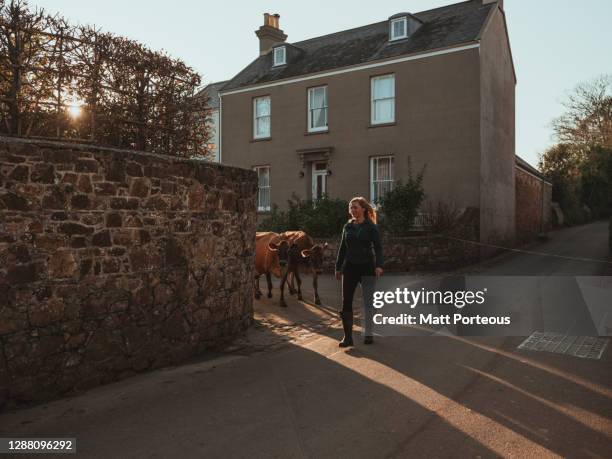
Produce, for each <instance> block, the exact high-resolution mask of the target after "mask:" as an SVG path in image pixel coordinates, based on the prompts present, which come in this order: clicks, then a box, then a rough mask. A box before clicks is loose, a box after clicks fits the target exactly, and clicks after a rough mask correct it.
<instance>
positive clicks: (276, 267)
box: [268, 239, 289, 277]
mask: <svg viewBox="0 0 612 459" xmlns="http://www.w3.org/2000/svg"><path fill="white" fill-rule="evenodd" d="M268 249H269V250H270V251H271V252H274V253H275V255H276V257H274V258H275V260H274V261H275V262H274V263H273V266H272V269H271V271H272V274H274V275H275V276H277V277H282V276H283V274H284V272H285V270H286V269H287V264H288V262H289V242H287V240H285V239H282V240H280V241H278V242H270V243H269V244H268ZM276 260H278V263H276Z"/></svg>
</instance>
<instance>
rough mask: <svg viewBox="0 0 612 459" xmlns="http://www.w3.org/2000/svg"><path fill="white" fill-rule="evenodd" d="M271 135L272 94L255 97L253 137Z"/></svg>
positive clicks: (258, 137)
mask: <svg viewBox="0 0 612 459" xmlns="http://www.w3.org/2000/svg"><path fill="white" fill-rule="evenodd" d="M266 137H270V96H265V97H257V98H255V99H253V138H255V139H264V138H266Z"/></svg>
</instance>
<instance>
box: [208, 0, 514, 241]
mask: <svg viewBox="0 0 612 459" xmlns="http://www.w3.org/2000/svg"><path fill="white" fill-rule="evenodd" d="M255 33H256V35H257V37H258V38H259V51H260V52H259V56H256V57H255V59H254V60H253V61H252V62H251V63H250V64H249V65H247V66H246V67H245V68H244V69H243V70H242V71H241V72H240V73H238V74H237V75H236V76H235V77H233V78H232V79H231V80H230V81H229V82H227V83H226V84H225V85H224V86H223V87H222V89H221V90H220V91H219V95H220V97H221V106H222V111H221V112H222V113H221V118H222V129H221V147H222V148H221V155H222V160H223V163H226V164H230V165H237V166H242V167H249V168H255V169H256V170H257V171H258V173H259V177H260V193H259V203H258V208H259V210H260V213H261V215H265V213H266V212H268V211H269V210H270V208H271V206H272V204H273V203H276V204H278V205H279V207H280V208H281V209H283V208H286V201H287V199H288V198H289V197H290V196H291V194H292V193H296V194H297V195H298V196H300V197H301V198H318V197H320V196H322V195H323V193H327V194H328V195H329V196H330V197H332V198H342V199H350V198H351V197H353V196H357V195H363V196H368V197H369V198H370V199H371V200H373V201H376V200H377V199H378V198H379V197H380V196H381V195H382V194H384V193H385V192H386V191H387V190H389V189H390V188H391V187H393V185H394V183H396V182H397V181H398V180H402V178H405V177H406V176H407V174H408V173H409V168H410V165H411V166H412V170H414V171H417V170H420V169H421V168H422V167H423V166H426V171H425V178H424V187H425V192H426V195H427V198H428V199H429V200H430V201H431V202H433V203H436V202H445V203H450V204H453V205H455V206H456V207H459V208H476V209H478V215H479V222H478V223H479V234H480V240H481V241H484V242H487V241H490V242H502V241H506V242H508V241H513V240H514V237H515V157H514V143H515V139H514V135H515V134H514V91H515V85H516V76H515V72H514V64H513V61H512V54H511V49H510V43H509V39H508V32H507V27H506V21H505V15H504V10H503V2H502V1H491V0H471V1H467V2H462V3H457V4H453V5H448V6H444V7H441V8H436V9H432V10H427V11H422V12H419V13H398V14H394V15H393V16H391V17H389V18H387V19H385V20H383V21H380V22H376V23H373V24H369V25H365V26H362V27H357V28H355V29H350V30H344V31H341V32H336V33H332V34H330V35H324V36H321V37H316V38H311V39H308V40H304V41H299V42H293V43H289V42H287V41H286V40H287V35H286V34H285V33H284V32H283V31H282V30H281V29H280V26H279V16H278V15H270V14H265V15H264V24H263V26H261V27H260V28H259V29H258V30H257V31H256V32H255Z"/></svg>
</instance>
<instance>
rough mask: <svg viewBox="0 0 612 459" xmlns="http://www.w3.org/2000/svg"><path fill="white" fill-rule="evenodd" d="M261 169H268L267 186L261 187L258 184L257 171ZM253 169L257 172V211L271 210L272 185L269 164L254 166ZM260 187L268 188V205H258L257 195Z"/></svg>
mask: <svg viewBox="0 0 612 459" xmlns="http://www.w3.org/2000/svg"><path fill="white" fill-rule="evenodd" d="M261 169H268V186H267V187H261V186H259V171H260V170H261ZM253 170H254V171H255V172H257V212H270V211H271V210H272V192H271V189H272V185H271V184H270V182H271V180H270V166H254V167H253ZM262 188H266V189H267V190H268V197H269V198H270V202H269V203H268V206H260V205H259V196H260V190H261V189H262Z"/></svg>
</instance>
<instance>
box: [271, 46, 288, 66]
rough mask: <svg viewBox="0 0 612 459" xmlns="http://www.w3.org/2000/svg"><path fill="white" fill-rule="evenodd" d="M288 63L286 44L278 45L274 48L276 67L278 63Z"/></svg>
mask: <svg viewBox="0 0 612 459" xmlns="http://www.w3.org/2000/svg"><path fill="white" fill-rule="evenodd" d="M286 63H287V48H286V47H285V46H278V47H276V48H274V64H272V65H273V66H274V67H276V66H277V65H285V64H286Z"/></svg>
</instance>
